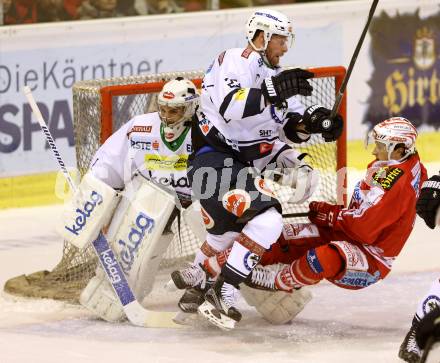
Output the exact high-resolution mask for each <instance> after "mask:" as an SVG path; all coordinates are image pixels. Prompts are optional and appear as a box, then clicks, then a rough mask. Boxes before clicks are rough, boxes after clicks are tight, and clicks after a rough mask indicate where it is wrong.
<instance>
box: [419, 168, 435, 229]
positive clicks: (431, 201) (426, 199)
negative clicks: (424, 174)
mask: <svg viewBox="0 0 440 363" xmlns="http://www.w3.org/2000/svg"><path fill="white" fill-rule="evenodd" d="M439 207H440V175H434V176H432V177H430V178H429V179H428V180H427V181H425V182H424V183H423V184H422V190H421V191H420V196H419V199H418V200H417V205H416V209H417V214H418V215H419V216H420V217H421V218H423V219H424V221H425V223H426V225H427V226H428V227H429V228H431V229H434V228H435V217H436V215H437V211H438V209H439ZM439 213H440V212H439Z"/></svg>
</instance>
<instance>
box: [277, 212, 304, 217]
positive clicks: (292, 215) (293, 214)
mask: <svg viewBox="0 0 440 363" xmlns="http://www.w3.org/2000/svg"><path fill="white" fill-rule="evenodd" d="M308 214H309V213H308V212H299V213H287V214H283V215H282V217H283V218H295V217H307V216H308Z"/></svg>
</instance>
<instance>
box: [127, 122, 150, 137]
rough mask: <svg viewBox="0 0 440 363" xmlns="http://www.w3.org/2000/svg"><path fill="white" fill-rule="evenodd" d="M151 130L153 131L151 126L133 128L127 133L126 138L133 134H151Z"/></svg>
mask: <svg viewBox="0 0 440 363" xmlns="http://www.w3.org/2000/svg"><path fill="white" fill-rule="evenodd" d="M151 130H153V126H151V125H149V126H133V127H132V128H131V129H130V131H129V132H127V137H130V134H131V133H133V132H143V133H147V134H149V133H151Z"/></svg>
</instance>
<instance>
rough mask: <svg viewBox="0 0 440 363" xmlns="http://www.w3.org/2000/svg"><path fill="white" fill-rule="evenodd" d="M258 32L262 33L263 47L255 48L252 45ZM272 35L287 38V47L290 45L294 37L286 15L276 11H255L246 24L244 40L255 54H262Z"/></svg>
mask: <svg viewBox="0 0 440 363" xmlns="http://www.w3.org/2000/svg"><path fill="white" fill-rule="evenodd" d="M258 30H261V31H263V34H264V45H263V47H262V48H257V47H256V46H255V44H254V43H253V41H252V39H253V38H254V36H255V34H256V32H257V31H258ZM273 34H278V35H282V36H285V37H287V38H288V43H287V44H289V46H291V45H292V43H293V40H294V38H295V35H294V34H293V31H292V24H291V22H290V20H289V19H288V18H287V16H286V15H284V14H283V13H280V12H279V11H276V10H269V9H261V10H256V11H255V12H254V13H253V14H252V15H251V17H250V18H249V19H248V21H247V23H246V39H247V40H248V42H249V44H250V45H251V46H252V48H254V50H256V51H257V52H264V51H265V50H266V48H267V45H268V43H269V41H270V39H271V38H272V35H273Z"/></svg>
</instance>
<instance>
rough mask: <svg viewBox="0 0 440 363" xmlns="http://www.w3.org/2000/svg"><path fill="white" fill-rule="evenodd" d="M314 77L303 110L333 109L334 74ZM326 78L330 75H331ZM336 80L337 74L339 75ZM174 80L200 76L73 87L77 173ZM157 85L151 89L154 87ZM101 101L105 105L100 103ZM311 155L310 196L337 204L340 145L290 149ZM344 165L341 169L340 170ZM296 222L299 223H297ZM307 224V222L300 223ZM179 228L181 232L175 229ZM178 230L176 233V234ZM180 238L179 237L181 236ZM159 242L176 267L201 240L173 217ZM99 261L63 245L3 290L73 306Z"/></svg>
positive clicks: (315, 140)
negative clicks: (57, 254)
mask: <svg viewBox="0 0 440 363" xmlns="http://www.w3.org/2000/svg"><path fill="white" fill-rule="evenodd" d="M314 72H315V78H313V79H312V80H311V83H312V86H313V89H314V91H313V95H312V96H311V97H300V100H301V102H302V103H303V104H304V105H305V106H310V105H313V104H320V105H322V106H324V107H327V108H329V109H331V108H332V107H333V104H334V102H335V96H336V91H337V90H336V75H332V74H331V73H332V72H331V71H329V68H325V72H324V71H323V72H322V73H323V74H325V76H323V74H321V73H320V70H319V69H314ZM329 74H330V75H329ZM338 74H339V76H340V72H339V73H338ZM178 76H182V77H186V78H189V79H192V80H195V82H196V84H200V79H201V78H202V77H203V73H202V72H200V71H193V72H173V73H161V74H155V75H145V76H134V77H124V78H111V79H102V80H92V81H82V82H77V83H76V84H75V85H74V87H73V112H74V135H75V146H76V158H77V167H78V169H79V171H80V173H81V175H84V173H85V172H86V171H87V168H88V166H89V164H90V161H91V159H92V157H93V155H94V154H95V152H96V150H97V149H98V148H99V146H100V145H101V143H102V142H103V141H104V140H105V138H107V137H108V136H110V134H111V133H112V132H114V131H116V130H117V129H118V128H119V127H120V126H121V125H123V124H124V123H125V122H126V121H127V120H130V119H131V118H132V117H133V116H135V115H138V114H143V113H147V112H153V111H156V102H155V99H156V97H157V93H156V92H152V91H151V89H156V90H159V89H160V85H159V88H158V83H157V82H162V83H163V82H166V81H167V80H170V79H174V78H176V77H178ZM154 84H155V87H151V85H154ZM105 99H106V100H107V101H109V102H107V103H106V102H104V101H105ZM292 146H293V147H294V148H296V149H298V150H301V151H302V152H307V153H308V154H310V155H311V156H312V159H311V160H310V163H311V164H312V166H313V167H314V168H316V169H318V170H320V172H321V180H320V187H319V190H318V191H317V192H316V193H315V195H314V198H315V199H318V200H326V201H328V202H330V203H336V202H337V193H336V189H337V183H338V180H337V174H336V170H337V167H338V165H337V156H338V153H341V152H345V146H344V148H342V147H341V141H339V142H338V144H337V143H335V142H331V143H325V142H324V140H323V139H322V138H321V137H320V136H316V135H313V136H312V137H311V140H310V141H309V142H308V143H307V144H306V146H303V145H301V146H299V145H295V144H293V145H292ZM341 166H342V165H339V167H341ZM271 186H272V189H273V190H274V192H275V194H276V195H277V196H278V198H279V199H280V201H281V204H282V206H283V213H284V214H287V213H296V212H305V211H307V206H308V203H303V204H299V205H298V204H297V205H292V204H287V203H286V202H287V199H289V197H290V196H291V195H292V191H291V189H290V188H287V187H280V186H279V185H278V184H276V183H271ZM295 221H296V222H298V221H301V219H295ZM303 221H305V220H303ZM179 226H180V228H179ZM179 232H180V233H179ZM179 235H180V236H179ZM163 238H170V239H172V241H171V243H170V245H169V247H168V249H167V251H166V253H165V255H164V258H163V262H162V264H161V266H162V267H170V266H176V265H178V264H179V263H180V262H181V261H186V260H188V259H190V258H191V257H192V256H193V255H194V252H195V250H196V249H197V247H198V246H199V245H200V244H201V243H202V242H203V241H199V240H198V239H197V238H196V236H195V235H194V234H193V233H192V231H191V230H190V228H189V227H188V225H186V224H185V223H184V222H182V223H178V222H177V219H176V220H174V222H173V223H172V224H171V227H170V231H169V234H168V235H166V236H163ZM96 265H97V259H96V257H95V254H94V251H93V249H92V247H88V248H86V249H85V250H81V251H79V250H78V249H77V248H76V247H74V246H72V245H70V244H68V243H67V242H64V246H63V256H62V259H61V261H60V262H59V263H58V264H57V265H56V266H55V268H54V269H53V270H52V271H38V272H36V273H33V274H31V275H21V276H17V277H15V278H12V279H10V280H9V281H7V282H6V284H5V287H4V289H5V291H6V292H9V293H12V294H15V295H20V296H26V297H36V298H53V299H59V300H67V301H70V302H74V303H75V302H77V301H78V298H79V294H80V292H81V290H82V289H83V288H84V287H85V286H86V285H87V283H88V281H89V280H90V278H91V277H93V275H94V273H95V269H96Z"/></svg>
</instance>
